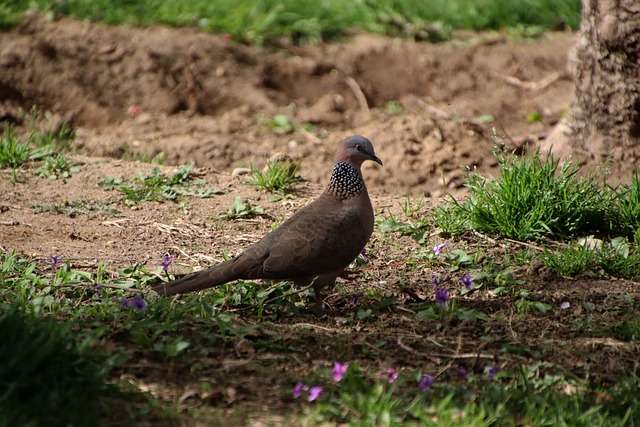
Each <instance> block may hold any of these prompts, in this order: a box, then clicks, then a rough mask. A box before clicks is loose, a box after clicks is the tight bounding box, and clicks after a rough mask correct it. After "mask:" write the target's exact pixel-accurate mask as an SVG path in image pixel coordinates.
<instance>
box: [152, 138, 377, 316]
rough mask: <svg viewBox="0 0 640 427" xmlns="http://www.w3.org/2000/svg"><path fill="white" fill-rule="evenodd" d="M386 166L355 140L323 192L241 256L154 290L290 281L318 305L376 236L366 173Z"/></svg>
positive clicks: (341, 153)
mask: <svg viewBox="0 0 640 427" xmlns="http://www.w3.org/2000/svg"><path fill="white" fill-rule="evenodd" d="M369 160H371V161H374V162H376V163H378V164H379V165H380V166H382V160H380V159H379V158H378V157H377V156H376V154H375V151H374V148H373V144H372V143H371V141H370V140H369V139H367V138H365V137H363V136H360V135H354V136H350V137H348V138H346V139H344V140H342V141H341V142H340V143H339V144H338V149H337V152H336V157H335V163H334V165H333V168H332V170H331V174H330V176H329V182H328V184H327V185H326V187H325V189H324V191H323V192H322V193H321V194H320V196H319V197H317V198H316V199H315V200H314V201H312V202H311V203H309V204H308V205H306V206H305V207H303V208H302V209H300V210H298V211H297V212H296V213H294V214H293V215H292V216H291V217H289V218H288V219H287V220H286V221H284V222H283V223H282V224H281V225H280V226H279V227H278V228H276V229H275V230H273V231H271V232H270V233H268V234H267V235H265V236H264V237H263V238H262V239H260V240H259V241H258V242H256V243H254V244H253V245H251V246H249V247H247V248H246V249H245V250H244V251H243V252H241V253H240V254H239V255H237V256H235V257H233V258H231V259H229V260H227V261H224V262H221V263H219V264H217V265H215V266H213V267H211V268H209V269H206V270H201V271H197V272H194V273H191V274H187V275H185V276H183V277H181V278H178V279H176V280H174V281H170V282H163V283H160V284H158V285H155V286H154V287H153V290H154V291H156V292H157V293H158V294H160V295H162V296H170V295H176V294H182V293H186V292H195V291H200V290H203V289H207V288H211V287H214V286H219V285H222V284H225V283H228V282H232V281H235V280H241V279H243V280H253V279H268V280H277V281H281V280H289V281H293V282H294V283H295V285H296V286H299V287H306V286H312V287H313V289H314V292H315V299H316V304H319V305H320V306H322V298H321V292H322V289H323V288H325V287H330V286H333V285H334V284H335V281H336V278H337V277H338V276H339V275H341V274H342V273H343V271H344V270H345V268H346V267H347V266H349V264H351V263H352V262H353V260H355V259H356V257H357V256H358V255H359V254H360V253H361V252H362V250H363V249H364V247H365V245H366V244H367V242H368V241H369V238H370V237H371V234H372V233H373V225H374V212H373V207H372V205H371V199H370V198H369V194H368V192H367V187H366V185H365V182H364V179H363V177H362V172H361V167H362V163H364V162H365V161H369Z"/></svg>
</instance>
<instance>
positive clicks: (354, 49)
mask: <svg viewBox="0 0 640 427" xmlns="http://www.w3.org/2000/svg"><path fill="white" fill-rule="evenodd" d="M572 41H573V36H572V34H570V33H551V34H547V35H545V36H544V37H543V38H542V39H541V40H537V41H513V40H510V39H508V38H507V37H505V36H504V35H500V34H480V35H478V34H468V35H466V36H464V37H462V38H461V39H459V40H457V41H455V42H451V43H446V44H435V45H434V44H428V43H416V42H412V41H406V40H401V39H389V38H384V37H379V36H373V35H359V36H356V37H354V38H352V39H349V40H347V41H344V42H342V43H337V44H329V45H320V46H302V47H288V48H285V49H281V50H278V51H270V50H265V49H259V48H254V47H248V46H243V45H238V44H236V43H233V42H230V41H229V40H228V39H227V38H225V37H223V36H219V35H212V34H205V33H202V32H198V31H196V30H190V29H169V28H162V27H158V28H147V29H138V28H129V27H110V26H105V25H98V24H92V23H87V22H78V21H73V20H62V21H59V22H47V21H44V20H42V19H39V18H33V19H32V20H29V21H27V22H25V23H24V24H23V25H22V26H21V27H19V28H18V29H16V30H14V31H11V32H5V33H0V46H2V49H1V50H0V65H2V67H0V100H1V101H2V106H1V107H0V108H2V109H3V111H5V114H4V116H5V118H7V119H8V118H16V117H19V116H20V115H19V114H18V111H19V110H20V109H23V110H28V109H30V108H31V107H33V106H36V107H37V108H39V109H44V110H46V111H50V112H52V113H54V114H55V115H56V116H55V117H54V122H57V123H59V122H61V121H70V122H71V123H73V125H74V126H76V127H77V128H78V138H77V143H78V145H79V146H80V147H82V150H83V153H85V154H87V155H91V156H111V157H117V158H118V157H121V156H122V155H123V153H125V152H132V151H133V152H138V153H145V154H148V155H151V156H153V155H155V154H157V153H159V152H161V151H162V152H164V153H165V154H166V155H167V159H168V162H169V163H170V164H179V163H184V162H195V164H196V165H197V166H203V167H205V166H206V167H212V168H215V169H216V170H217V171H220V172H225V173H228V172H230V170H231V169H233V168H234V167H236V166H249V165H252V164H254V165H257V166H261V165H262V164H263V163H264V162H265V161H266V160H267V159H268V158H269V157H270V156H271V155H272V154H273V153H274V152H287V153H288V154H290V155H291V156H292V157H293V158H294V159H297V160H298V161H300V162H301V164H302V167H303V170H304V175H305V178H307V179H310V180H312V181H313V182H316V183H321V182H324V180H325V179H326V170H327V169H328V167H329V165H330V163H331V161H332V157H333V152H334V144H335V143H336V141H337V140H339V139H340V138H342V137H344V136H346V135H349V134H354V133H359V134H363V135H365V136H368V137H370V138H371V139H372V140H373V141H374V143H375V145H376V149H377V151H378V152H379V155H380V157H381V158H382V159H383V160H384V161H385V165H386V167H385V168H384V170H383V171H382V172H376V173H370V172H369V170H367V172H366V173H367V177H368V178H369V179H370V180H371V181H370V182H371V184H370V187H371V189H372V190H373V191H377V192H387V193H395V194H398V193H399V194H426V195H436V196H438V195H441V194H444V193H445V192H447V191H454V192H455V191H456V190H457V189H459V188H460V187H461V186H462V181H463V177H464V173H465V169H466V168H477V169H478V170H479V171H481V172H484V173H491V172H492V171H493V170H494V169H495V167H496V163H495V161H494V159H493V157H492V156H491V150H492V147H493V146H494V145H495V143H496V139H495V138H494V137H493V131H492V130H491V128H492V127H495V128H496V129H497V134H498V135H499V136H501V137H502V139H504V140H505V141H506V143H507V145H516V146H518V145H522V144H524V143H526V142H527V141H529V142H531V143H534V142H536V141H537V139H538V137H539V136H540V135H542V136H543V135H544V133H545V132H546V130H547V129H548V128H549V126H550V125H551V124H553V123H555V122H556V121H557V120H558V119H559V117H560V115H561V114H562V112H563V111H564V110H566V108H567V107H568V105H569V102H570V99H571V91H572V89H571V83H570V81H569V80H568V78H566V76H565V73H564V69H565V64H566V56H567V50H568V48H569V46H570V45H571V43H572ZM554 73H558V74H559V78H558V79H557V80H554V81H553V83H552V84H549V85H547V86H546V87H543V88H542V89H538V90H528V89H526V88H524V87H522V85H520V86H518V85H517V84H515V85H514V84H509V83H507V81H506V80H505V78H506V79H509V78H516V79H519V81H521V82H529V83H530V82H539V81H541V80H543V79H545V78H547V77H549V76H553V75H554ZM351 79H352V80H351ZM348 80H350V81H352V82H355V87H354V88H352V87H350V86H349V84H348V83H347V81H348ZM352 86H353V85H352ZM358 92H362V94H363V95H364V97H365V98H366V104H367V106H368V107H369V108H371V111H370V112H367V111H366V108H367V106H364V105H363V104H362V103H359V102H358V100H357V96H356V93H358ZM390 101H399V102H400V103H401V104H402V106H403V107H404V108H403V111H401V112H394V111H389V109H387V108H385V106H386V105H387V103H388V102H390ZM533 112H539V113H540V114H541V116H542V121H540V122H536V123H531V124H529V123H527V116H528V115H529V114H530V113H533ZM276 114H286V115H287V116H288V117H289V118H290V119H291V120H292V122H293V123H294V124H295V125H297V126H298V129H297V130H295V131H294V132H292V133H289V134H284V135H278V134H276V133H274V132H272V131H271V130H270V129H269V126H268V125H267V124H266V122H268V120H269V119H271V118H272V117H273V116H274V115H276ZM487 115H491V116H493V117H494V118H495V122H493V123H488V124H487V123H485V124H482V123H480V124H478V123H474V122H473V121H474V118H478V117H480V116H487ZM444 118H447V120H444ZM452 118H455V119H456V120H451V119H452ZM305 123H311V124H313V125H314V126H315V129H314V130H313V131H312V133H311V134H310V133H309V132H306V131H304V130H302V129H299V127H300V126H301V125H302V124H305ZM509 138H510V139H511V140H512V141H510V140H509Z"/></svg>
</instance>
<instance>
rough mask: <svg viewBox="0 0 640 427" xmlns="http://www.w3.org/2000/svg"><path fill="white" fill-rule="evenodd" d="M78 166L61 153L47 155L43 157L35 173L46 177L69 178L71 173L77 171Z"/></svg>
mask: <svg viewBox="0 0 640 427" xmlns="http://www.w3.org/2000/svg"><path fill="white" fill-rule="evenodd" d="M79 170H80V167H78V166H77V165H75V164H74V163H73V162H71V161H70V160H69V159H67V157H66V156H65V155H64V154H62V153H59V154H56V155H54V156H48V157H46V158H45V159H44V162H43V164H42V166H40V167H39V168H38V169H36V171H35V174H36V175H38V176H41V177H43V178H47V179H52V180H54V179H59V178H62V179H64V178H70V177H71V175H72V174H74V173H77V172H78V171H79Z"/></svg>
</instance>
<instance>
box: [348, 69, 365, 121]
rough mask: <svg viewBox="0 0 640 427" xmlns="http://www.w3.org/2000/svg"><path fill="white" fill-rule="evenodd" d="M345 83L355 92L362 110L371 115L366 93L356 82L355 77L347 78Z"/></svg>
mask: <svg viewBox="0 0 640 427" xmlns="http://www.w3.org/2000/svg"><path fill="white" fill-rule="evenodd" d="M345 83H347V86H349V89H351V91H352V92H353V95H354V96H355V97H356V100H357V101H358V104H359V105H360V109H361V110H362V111H366V112H367V113H369V112H370V111H371V110H370V109H369V104H368V103H367V97H366V96H364V92H363V91H362V89H360V85H359V84H358V82H356V81H355V79H354V78H353V77H347V78H345Z"/></svg>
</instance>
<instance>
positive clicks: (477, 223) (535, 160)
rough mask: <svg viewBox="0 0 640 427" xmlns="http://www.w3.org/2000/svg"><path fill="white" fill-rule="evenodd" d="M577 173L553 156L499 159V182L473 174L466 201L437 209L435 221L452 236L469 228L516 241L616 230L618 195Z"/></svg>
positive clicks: (469, 180) (574, 169) (606, 232)
mask: <svg viewBox="0 0 640 427" xmlns="http://www.w3.org/2000/svg"><path fill="white" fill-rule="evenodd" d="M577 172H578V168H577V167H575V166H573V165H572V164H570V163H563V164H562V165H560V163H559V162H558V161H557V160H555V159H553V158H552V157H551V156H549V157H547V158H546V159H544V160H543V159H540V157H539V156H538V155H533V156H528V157H524V158H515V157H506V158H502V159H500V177H499V178H498V179H495V180H491V179H487V178H484V177H482V176H480V175H477V174H474V175H471V176H470V178H469V179H468V181H467V187H468V188H469V192H470V195H469V198H468V199H467V200H466V201H465V202H463V203H458V202H452V203H451V204H450V205H449V206H446V207H444V208H442V209H440V210H439V211H438V213H437V214H436V221H439V223H438V225H439V226H440V227H441V228H443V229H446V230H448V231H450V232H461V231H463V229H464V228H467V227H468V228H470V229H474V230H477V231H481V232H485V233H489V234H496V235H501V236H505V237H510V238H514V239H519V240H540V239H542V238H544V237H548V236H556V237H560V238H566V237H572V236H579V235H587V234H608V233H612V232H613V233H615V232H617V231H619V225H618V224H617V221H616V219H617V218H618V212H617V211H616V209H615V205H616V201H617V194H616V193H615V192H612V191H608V190H607V189H603V188H601V187H600V186H598V185H597V184H596V182H595V181H594V180H593V179H591V178H580V177H578V176H577Z"/></svg>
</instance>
